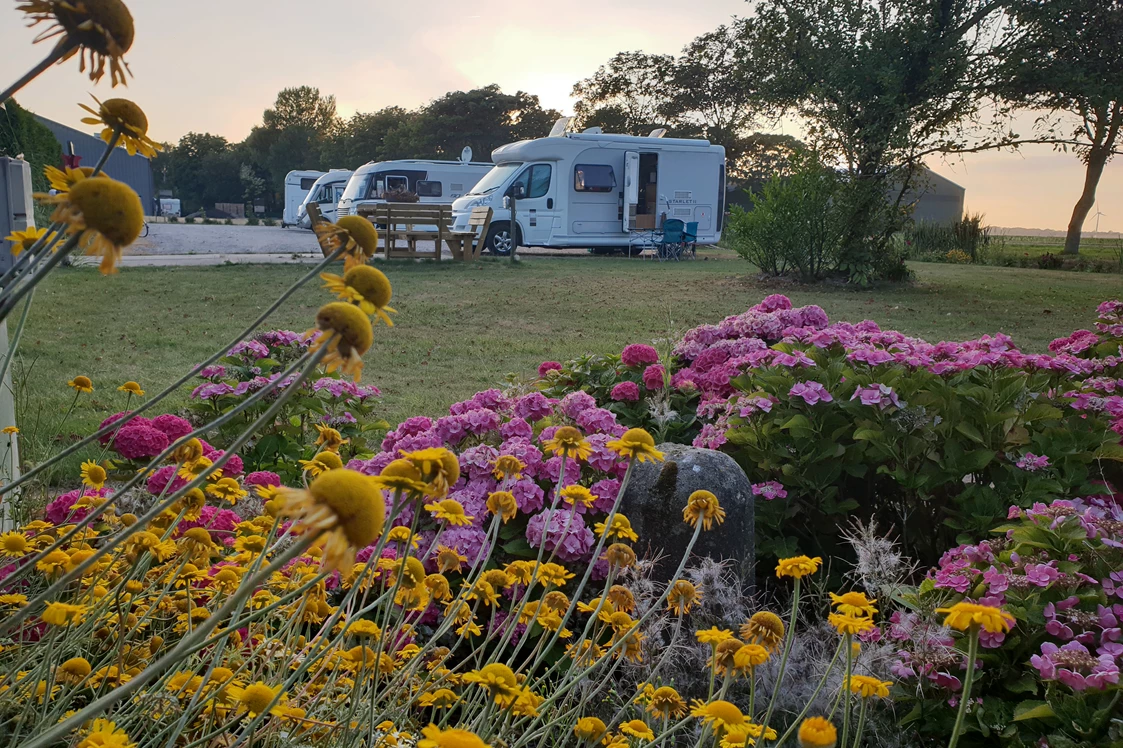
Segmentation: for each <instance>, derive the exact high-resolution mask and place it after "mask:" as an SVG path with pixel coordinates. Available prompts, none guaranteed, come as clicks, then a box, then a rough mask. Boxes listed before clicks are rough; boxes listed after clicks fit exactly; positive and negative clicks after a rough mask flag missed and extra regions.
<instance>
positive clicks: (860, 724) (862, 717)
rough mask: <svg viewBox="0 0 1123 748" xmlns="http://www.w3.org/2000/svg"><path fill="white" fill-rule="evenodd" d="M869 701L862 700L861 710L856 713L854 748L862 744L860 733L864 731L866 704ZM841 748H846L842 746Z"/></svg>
mask: <svg viewBox="0 0 1123 748" xmlns="http://www.w3.org/2000/svg"><path fill="white" fill-rule="evenodd" d="M868 702H869V699H868V698H867V699H862V708H861V710H859V712H858V732H857V734H856V735H855V736H854V748H858V747H859V746H860V745H861V744H862V733H863V732H865V729H866V704H867V703H868ZM843 748H846V747H845V746H843Z"/></svg>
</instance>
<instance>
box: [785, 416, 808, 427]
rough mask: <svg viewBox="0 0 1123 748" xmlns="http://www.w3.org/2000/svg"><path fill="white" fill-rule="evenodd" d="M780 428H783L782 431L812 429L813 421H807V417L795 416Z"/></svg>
mask: <svg viewBox="0 0 1123 748" xmlns="http://www.w3.org/2000/svg"><path fill="white" fill-rule="evenodd" d="M780 428H782V429H793V428H794V429H809V428H811V421H809V420H808V419H807V416H805V415H803V414H799V415H794V416H792V417H791V418H790V419H788V422H787V423H785V424H784V425H783V426H781V427H780Z"/></svg>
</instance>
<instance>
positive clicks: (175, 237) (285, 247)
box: [125, 223, 320, 255]
mask: <svg viewBox="0 0 1123 748" xmlns="http://www.w3.org/2000/svg"><path fill="white" fill-rule="evenodd" d="M227 253H238V254H259V253H260V254H316V255H319V254H320V247H319V245H317V244H316V236H315V234H313V233H312V232H311V231H308V230H305V229H282V228H280V227H277V226H226V225H225V224H219V225H217V226H204V225H202V224H184V223H151V224H149V231H148V236H146V237H142V238H140V239H137V240H136V242H135V243H134V244H133V245H132V246H131V247H129V248H128V249H126V250H125V254H127V255H194V254H227Z"/></svg>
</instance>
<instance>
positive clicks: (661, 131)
mask: <svg viewBox="0 0 1123 748" xmlns="http://www.w3.org/2000/svg"><path fill="white" fill-rule="evenodd" d="M666 134H667V128H665V127H656V128H655V129H654V130H652V131H651V132H650V133H649V134H648V136H647V137H649V138H661V137H663V136H664V135H666Z"/></svg>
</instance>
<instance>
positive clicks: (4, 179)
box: [0, 158, 35, 531]
mask: <svg viewBox="0 0 1123 748" xmlns="http://www.w3.org/2000/svg"><path fill="white" fill-rule="evenodd" d="M34 205H35V204H34V202H32V198H31V166H30V165H29V164H28V163H27V162H26V161H23V160H21V159H16V158H0V237H5V236H7V235H8V234H10V233H12V232H13V231H23V230H25V229H28V228H33V227H34V226H35V208H34ZM13 259H14V258H13V257H12V253H11V246H10V245H9V243H8V242H4V245H3V248H2V249H0V271H2V270H5V269H7V268H9V267H11V263H12V262H13ZM7 352H8V324H7V320H0V357H3V356H6V355H7ZM9 426H11V427H15V426H16V402H15V393H14V392H13V390H12V367H11V365H10V364H9V366H8V367H7V370H6V371H5V372H4V379H3V381H2V382H0V429H3V428H7V427H9ZM18 477H19V435H18V434H14V433H0V480H2V481H3V482H4V483H9V482H11V481H13V480H15V479H16V478H18ZM10 498H11V497H9V496H7V495H5V496H0V531H6V530H8V529H10V528H11V526H12V524H13V522H12V518H11V507H10V505H9V499H10Z"/></svg>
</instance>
